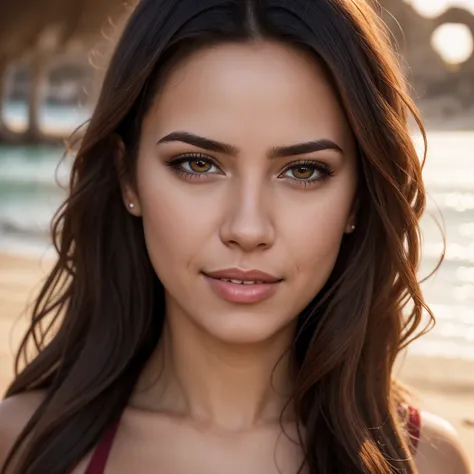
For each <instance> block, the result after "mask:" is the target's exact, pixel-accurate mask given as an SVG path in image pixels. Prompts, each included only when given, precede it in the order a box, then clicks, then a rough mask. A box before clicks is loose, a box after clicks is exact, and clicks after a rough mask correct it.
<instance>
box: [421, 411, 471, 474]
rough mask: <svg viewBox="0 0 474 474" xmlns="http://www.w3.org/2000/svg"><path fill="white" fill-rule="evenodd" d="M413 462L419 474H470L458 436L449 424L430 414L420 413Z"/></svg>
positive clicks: (465, 455)
mask: <svg viewBox="0 0 474 474" xmlns="http://www.w3.org/2000/svg"><path fill="white" fill-rule="evenodd" d="M415 461H416V465H417V467H418V469H419V471H420V474H471V470H470V468H469V461H468V459H467V454H466V453H465V451H464V449H463V447H462V446H461V444H460V441H459V437H458V434H457V433H456V431H455V430H454V428H453V427H452V425H451V424H450V423H449V422H447V421H446V420H444V419H443V418H440V417H439V416H437V415H433V414H431V413H426V412H423V413H422V429H421V438H420V442H419V445H418V451H417V454H416V456H415Z"/></svg>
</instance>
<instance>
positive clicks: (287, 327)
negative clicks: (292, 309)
mask: <svg viewBox="0 0 474 474" xmlns="http://www.w3.org/2000/svg"><path fill="white" fill-rule="evenodd" d="M258 319H259V320H258V321H256V320H255V317H252V316H250V315H248V314H247V315H242V316H241V317H239V315H233V316H229V319H228V320H227V321H225V322H224V321H222V320H221V321H219V323H217V322H216V321H212V322H209V321H207V324H205V325H202V326H201V327H203V328H204V330H205V331H206V332H207V333H208V334H209V335H210V336H211V337H213V338H215V339H217V340H219V341H221V342H223V343H225V344H229V345H249V344H262V343H265V342H269V341H271V340H273V339H275V338H276V337H279V336H281V335H282V333H287V332H289V331H291V326H292V325H291V324H288V323H286V324H281V323H280V324H277V323H276V322H274V324H272V321H269V319H268V317H266V316H265V315H262V314H260V315H259V316H258ZM209 323H211V324H209ZM212 323H214V324H212Z"/></svg>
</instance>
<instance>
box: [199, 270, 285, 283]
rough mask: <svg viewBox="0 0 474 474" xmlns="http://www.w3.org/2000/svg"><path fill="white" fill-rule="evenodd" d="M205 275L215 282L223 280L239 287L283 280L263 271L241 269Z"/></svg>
mask: <svg viewBox="0 0 474 474" xmlns="http://www.w3.org/2000/svg"><path fill="white" fill-rule="evenodd" d="M204 275H206V276H207V277H209V278H214V279H215V280H222V281H226V282H231V283H235V284H239V285H255V284H264V283H267V284H268V283H279V282H280V281H282V280H283V279H282V278H278V277H276V276H274V275H271V274H270V273H266V272H264V271H261V270H241V269H239V268H228V269H225V270H218V271H214V272H204Z"/></svg>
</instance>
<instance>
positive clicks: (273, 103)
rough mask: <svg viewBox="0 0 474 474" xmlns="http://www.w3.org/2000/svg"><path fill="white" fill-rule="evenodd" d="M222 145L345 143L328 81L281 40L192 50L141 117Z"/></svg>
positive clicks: (347, 135)
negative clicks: (320, 140) (310, 141)
mask: <svg viewBox="0 0 474 474" xmlns="http://www.w3.org/2000/svg"><path fill="white" fill-rule="evenodd" d="M148 119H149V121H150V122H152V123H153V129H154V131H155V132H156V133H160V134H161V133H163V134H165V133H169V132H172V131H174V130H176V129H180V130H186V131H191V132H195V133H202V134H203V135H205V136H209V135H211V136H212V137H213V138H218V137H220V138H222V139H223V140H225V141H227V142H228V143H235V144H241V142H242V139H243V137H245V141H246V142H247V143H249V144H250V143H252V142H257V143H259V144H263V143H264V142H269V143H268V144H269V145H270V146H272V145H275V144H276V142H281V141H287V142H289V141H291V142H293V141H294V142H298V141H304V140H308V139H315V138H319V137H325V138H331V139H334V140H337V141H339V142H340V143H341V144H342V145H343V146H346V147H347V146H348V145H350V143H351V142H352V134H351V130H350V127H349V124H348V122H347V119H346V116H345V113H344V110H343V107H342V106H341V104H340V102H339V100H338V96H337V93H336V91H335V89H334V87H333V84H332V82H331V80H330V78H329V76H328V74H327V73H326V72H325V70H324V68H323V67H322V66H321V65H320V64H319V63H318V61H317V60H316V59H315V58H314V57H313V56H312V55H310V53H306V52H303V51H299V50H297V49H294V48H292V47H291V46H287V45H284V44H280V43H271V42H262V43H245V44H233V43H232V44H221V45H218V46H213V47H209V48H206V49H202V50H199V51H196V52H194V53H193V54H192V55H191V56H189V57H187V58H186V59H185V60H183V61H182V62H181V63H179V64H178V65H177V66H176V67H175V68H174V69H173V70H172V71H171V72H170V74H169V75H168V77H167V78H166V80H165V82H164V84H163V85H162V87H161V90H160V92H159V94H158V95H157V98H156V100H155V104H154V106H153V107H152V110H151V113H150V114H149V117H148Z"/></svg>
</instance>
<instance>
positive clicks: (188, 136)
mask: <svg viewBox="0 0 474 474" xmlns="http://www.w3.org/2000/svg"><path fill="white" fill-rule="evenodd" d="M170 142H182V143H187V144H188V145H193V146H196V147H198V148H202V149H204V150H208V151H212V152H214V153H223V154H226V155H232V156H237V155H238V154H239V150H238V148H237V147H235V146H233V145H229V144H227V143H222V142H218V141H216V140H212V139H210V138H205V137H200V136H199V135H195V134H193V133H189V132H172V133H170V134H168V135H166V136H164V137H163V138H160V140H158V142H157V145H159V144H160V143H170ZM322 150H335V151H338V152H339V153H344V151H343V150H342V148H341V147H340V146H339V145H338V144H337V143H335V142H333V141H332V140H329V139H327V138H321V139H318V140H313V141H309V142H304V143H297V144H295V145H289V146H277V147H273V148H271V149H270V151H269V152H268V158H284V157H288V156H297V155H304V154H306V153H315V152H317V151H322Z"/></svg>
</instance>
